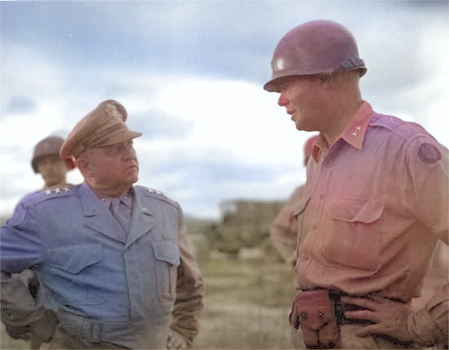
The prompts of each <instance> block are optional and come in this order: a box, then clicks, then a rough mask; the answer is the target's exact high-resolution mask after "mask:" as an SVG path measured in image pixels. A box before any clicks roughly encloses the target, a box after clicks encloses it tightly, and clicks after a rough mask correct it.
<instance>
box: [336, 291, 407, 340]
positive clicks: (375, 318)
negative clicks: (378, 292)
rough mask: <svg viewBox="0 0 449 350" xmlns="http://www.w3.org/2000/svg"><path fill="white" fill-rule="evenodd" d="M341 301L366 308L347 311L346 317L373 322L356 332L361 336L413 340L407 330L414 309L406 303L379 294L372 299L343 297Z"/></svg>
mask: <svg viewBox="0 0 449 350" xmlns="http://www.w3.org/2000/svg"><path fill="white" fill-rule="evenodd" d="M341 302H342V303H345V304H353V305H357V306H360V307H362V308H363V309H364V310H354V311H346V312H345V317H346V318H352V319H359V320H367V321H371V322H373V323H372V324H368V325H366V326H364V327H363V328H361V329H360V330H359V331H357V332H356V334H357V335H358V336H359V337H366V336H369V335H373V334H377V335H387V336H390V337H392V338H394V339H397V340H399V341H401V342H411V341H412V340H413V339H412V337H411V335H410V334H409V332H408V330H407V319H408V317H409V316H410V314H412V313H413V311H412V310H411V309H410V307H409V306H407V305H406V304H403V303H400V302H395V301H392V300H389V299H385V298H382V297H377V296H375V297H372V298H370V299H365V298H353V297H342V298H341Z"/></svg>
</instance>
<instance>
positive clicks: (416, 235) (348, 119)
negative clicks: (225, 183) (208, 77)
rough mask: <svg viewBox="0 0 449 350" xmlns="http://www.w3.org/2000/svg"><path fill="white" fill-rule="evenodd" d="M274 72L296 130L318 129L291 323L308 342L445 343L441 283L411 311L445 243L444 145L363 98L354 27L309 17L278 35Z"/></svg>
mask: <svg viewBox="0 0 449 350" xmlns="http://www.w3.org/2000/svg"><path fill="white" fill-rule="evenodd" d="M271 66H272V73H273V76H272V79H271V80H270V81H269V82H268V83H266V84H265V86H264V88H265V89H266V90H267V91H270V92H278V93H280V97H279V101H278V103H279V105H280V106H283V107H285V108H286V110H287V113H288V114H290V115H291V119H292V121H293V122H294V123H295V125H296V128H297V129H298V130H305V131H319V132H320V138H319V140H318V141H317V142H316V143H315V145H314V149H313V151H312V159H311V160H310V161H309V163H308V166H307V182H306V195H307V199H306V200H305V201H304V203H303V204H302V205H301V206H298V208H297V211H296V214H297V215H300V214H301V217H302V219H301V220H298V222H297V225H298V231H301V232H302V236H301V239H300V241H299V242H298V246H297V261H296V265H295V278H296V288H297V291H298V292H297V296H296V298H295V301H294V303H293V307H292V312H291V315H290V322H291V324H292V326H294V327H295V328H296V329H298V336H299V337H301V339H302V340H303V341H304V343H305V345H306V346H307V347H309V348H316V347H318V348H323V347H327V348H332V347H336V348H408V347H416V346H437V347H438V346H442V347H447V344H448V284H447V281H446V283H445V284H444V285H443V286H442V287H441V288H440V290H439V291H438V292H437V293H436V294H435V296H434V297H433V298H430V300H429V301H428V302H427V303H426V304H425V305H424V307H423V308H422V309H420V310H418V311H412V309H411V307H410V301H411V299H412V298H414V297H418V296H419V293H420V291H421V289H422V285H423V280H424V276H425V274H426V272H427V270H428V269H429V265H430V262H431V259H432V255H433V252H434V251H435V248H436V247H437V244H438V242H439V241H440V240H441V241H443V242H444V243H445V244H447V243H448V221H449V219H448V211H449V210H448V198H449V191H448V183H449V182H448V150H447V149H446V148H445V147H443V146H442V145H441V144H439V143H438V142H437V141H436V140H435V139H434V138H433V137H432V136H431V135H429V134H428V133H427V132H426V131H425V130H424V129H423V128H422V127H420V126H419V125H417V124H414V123H408V122H404V121H402V120H400V119H398V118H395V117H392V116H386V115H382V114H379V113H376V112H374V111H373V109H372V108H371V106H370V104H369V103H368V102H366V101H363V100H362V98H361V93H360V89H359V79H360V77H361V76H363V75H364V74H365V73H366V70H367V69H366V67H365V64H364V62H363V61H362V60H361V59H360V57H359V53H358V49H357V45H356V42H355V40H354V38H353V36H352V34H351V33H350V32H349V31H348V30H347V29H346V28H345V27H343V26H341V25H340V24H338V23H335V22H332V21H311V22H307V23H305V24H302V25H299V26H297V27H295V28H294V29H292V30H291V31H290V32H288V33H287V34H286V35H285V36H284V37H283V38H282V39H281V41H280V42H279V44H278V45H277V47H276V49H275V52H274V55H273V60H272V64H271Z"/></svg>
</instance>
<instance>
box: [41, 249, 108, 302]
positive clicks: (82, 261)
mask: <svg viewBox="0 0 449 350" xmlns="http://www.w3.org/2000/svg"><path fill="white" fill-rule="evenodd" d="M102 260H103V250H102V246H101V245H100V244H79V245H73V246H68V247H63V248H55V249H48V250H47V261H48V266H49V269H48V273H47V274H46V277H47V278H46V279H47V280H48V283H47V284H48V286H49V289H50V290H51V291H52V294H53V295H54V297H55V298H56V299H57V300H58V301H59V302H61V303H63V304H67V305H98V304H102V303H104V302H105V301H106V298H105V293H104V292H105V291H104V286H105V281H104V272H105V271H104V268H103V265H102V263H101V262H102Z"/></svg>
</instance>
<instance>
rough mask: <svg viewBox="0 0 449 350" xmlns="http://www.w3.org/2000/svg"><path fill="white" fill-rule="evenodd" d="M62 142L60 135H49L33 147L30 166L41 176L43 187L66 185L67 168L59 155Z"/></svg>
mask: <svg viewBox="0 0 449 350" xmlns="http://www.w3.org/2000/svg"><path fill="white" fill-rule="evenodd" d="M63 142H64V139H63V138H62V137H59V136H49V137H46V138H44V139H43V140H41V141H40V142H39V143H38V144H37V145H36V146H35V147H34V152H33V158H32V160H31V167H32V168H33V170H34V173H36V174H40V175H41V176H42V179H43V180H44V189H49V188H51V187H53V186H64V185H67V179H66V175H67V171H68V170H69V169H68V168H67V165H66V164H65V163H64V161H63V160H62V159H61V157H60V156H59V151H60V149H61V146H62V144H63Z"/></svg>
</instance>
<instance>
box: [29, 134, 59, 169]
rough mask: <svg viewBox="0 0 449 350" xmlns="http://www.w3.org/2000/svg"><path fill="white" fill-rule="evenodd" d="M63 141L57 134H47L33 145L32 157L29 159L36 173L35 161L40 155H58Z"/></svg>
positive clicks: (36, 161)
mask: <svg viewBox="0 0 449 350" xmlns="http://www.w3.org/2000/svg"><path fill="white" fill-rule="evenodd" d="M63 142H64V139H63V138H62V137H59V136H49V137H46V138H45V139H43V140H41V141H39V143H38V144H37V145H36V146H35V147H34V152H33V158H32V159H31V167H32V168H33V170H34V172H35V173H37V172H38V170H37V163H38V161H39V158H40V157H43V156H48V155H53V154H55V155H59V151H60V149H61V146H62V144H63Z"/></svg>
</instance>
